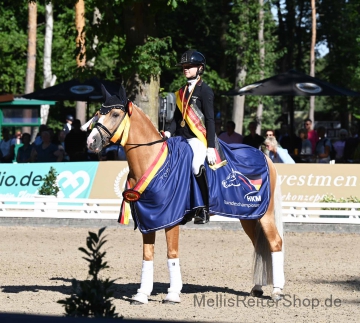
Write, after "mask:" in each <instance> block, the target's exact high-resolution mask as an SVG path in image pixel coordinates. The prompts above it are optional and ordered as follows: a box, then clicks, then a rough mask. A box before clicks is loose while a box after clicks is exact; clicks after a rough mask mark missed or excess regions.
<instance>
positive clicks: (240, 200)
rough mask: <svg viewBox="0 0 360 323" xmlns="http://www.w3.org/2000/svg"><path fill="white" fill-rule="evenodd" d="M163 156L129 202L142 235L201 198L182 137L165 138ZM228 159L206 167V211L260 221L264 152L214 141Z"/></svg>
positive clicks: (264, 198)
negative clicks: (207, 192) (152, 173)
mask: <svg viewBox="0 0 360 323" xmlns="http://www.w3.org/2000/svg"><path fill="white" fill-rule="evenodd" d="M167 143H168V150H169V153H168V156H167V158H166V160H165V162H164V164H163V165H162V166H161V168H160V169H159V170H158V172H157V173H156V175H155V176H154V178H153V179H152V180H151V182H150V183H149V185H148V186H147V188H146V189H145V191H144V192H143V193H142V194H141V197H140V199H139V200H138V201H136V202H131V203H130V205H131V211H132V216H133V219H134V221H135V222H136V224H137V226H138V228H139V230H140V231H141V232H142V233H148V232H152V231H156V230H160V229H164V228H167V227H170V226H173V225H175V224H178V223H179V222H181V221H182V220H183V218H184V216H185V215H186V214H188V213H190V212H192V211H194V209H196V208H199V207H202V206H203V205H204V202H203V200H202V195H201V192H200V189H199V187H198V185H197V183H196V180H195V176H194V175H193V173H192V171H191V162H192V157H193V153H192V150H191V148H190V146H189V144H188V143H187V141H186V139H183V138H182V137H173V138H170V139H169V140H168V142H167ZM219 143H220V145H221V148H222V149H223V152H224V155H225V157H226V160H227V164H226V165H225V166H222V167H220V168H219V169H217V170H212V169H211V168H209V167H208V166H207V164H206V163H205V165H206V166H205V167H206V172H207V176H208V182H209V194H210V208H209V209H210V214H216V215H220V216H226V217H232V218H237V219H259V218H261V217H262V216H263V215H264V214H265V212H266V210H267V208H268V205H269V200H270V190H269V172H268V165H267V162H266V159H265V155H264V154H263V153H262V152H261V151H260V150H258V149H255V148H253V147H250V146H247V145H242V144H231V145H228V144H226V143H224V142H222V141H221V140H219Z"/></svg>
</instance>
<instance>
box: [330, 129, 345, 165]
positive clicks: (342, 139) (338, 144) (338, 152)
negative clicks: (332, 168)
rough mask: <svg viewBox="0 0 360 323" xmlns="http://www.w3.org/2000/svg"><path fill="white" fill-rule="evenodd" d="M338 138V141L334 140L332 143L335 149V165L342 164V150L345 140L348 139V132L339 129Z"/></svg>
mask: <svg viewBox="0 0 360 323" xmlns="http://www.w3.org/2000/svg"><path fill="white" fill-rule="evenodd" d="M339 136H340V139H339V140H336V141H335V142H334V143H333V147H334V149H335V152H336V157H335V161H336V162H337V163H341V162H344V159H343V156H344V149H345V143H346V139H347V137H348V132H347V130H346V129H340V131H339Z"/></svg>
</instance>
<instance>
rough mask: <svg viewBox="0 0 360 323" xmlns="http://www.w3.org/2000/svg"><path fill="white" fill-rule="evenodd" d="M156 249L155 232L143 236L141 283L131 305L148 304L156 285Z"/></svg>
mask: <svg viewBox="0 0 360 323" xmlns="http://www.w3.org/2000/svg"><path fill="white" fill-rule="evenodd" d="M154 247H155V232H151V233H147V234H143V262H142V269H141V283H140V288H139V289H138V290H137V293H136V295H134V296H133V298H132V300H131V304H133V305H141V304H147V303H148V297H149V296H150V295H151V292H152V290H153V284H154Z"/></svg>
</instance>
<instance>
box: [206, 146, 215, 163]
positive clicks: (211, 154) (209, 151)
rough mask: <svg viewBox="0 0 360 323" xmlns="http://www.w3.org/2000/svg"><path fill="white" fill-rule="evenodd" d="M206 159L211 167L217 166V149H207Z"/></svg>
mask: <svg viewBox="0 0 360 323" xmlns="http://www.w3.org/2000/svg"><path fill="white" fill-rule="evenodd" d="M206 158H207V162H208V164H209V165H215V163H216V154H215V148H207V149H206Z"/></svg>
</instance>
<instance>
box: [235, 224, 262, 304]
mask: <svg viewBox="0 0 360 323" xmlns="http://www.w3.org/2000/svg"><path fill="white" fill-rule="evenodd" d="M240 222H241V226H242V227H243V229H244V231H245V233H246V234H247V236H248V237H249V238H250V240H251V242H252V244H253V246H254V249H255V255H254V257H255V259H254V261H255V260H256V257H258V256H259V255H258V254H256V244H257V231H256V229H257V228H258V226H259V221H258V220H240ZM254 267H255V264H254ZM255 271H256V268H254V283H255V286H254V287H253V288H252V289H251V291H250V295H251V296H253V297H260V296H262V294H263V293H264V292H263V290H262V284H263V282H260V280H259V279H255ZM258 271H259V270H258ZM260 271H261V272H262V271H263V270H262V269H261V270H260Z"/></svg>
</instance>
